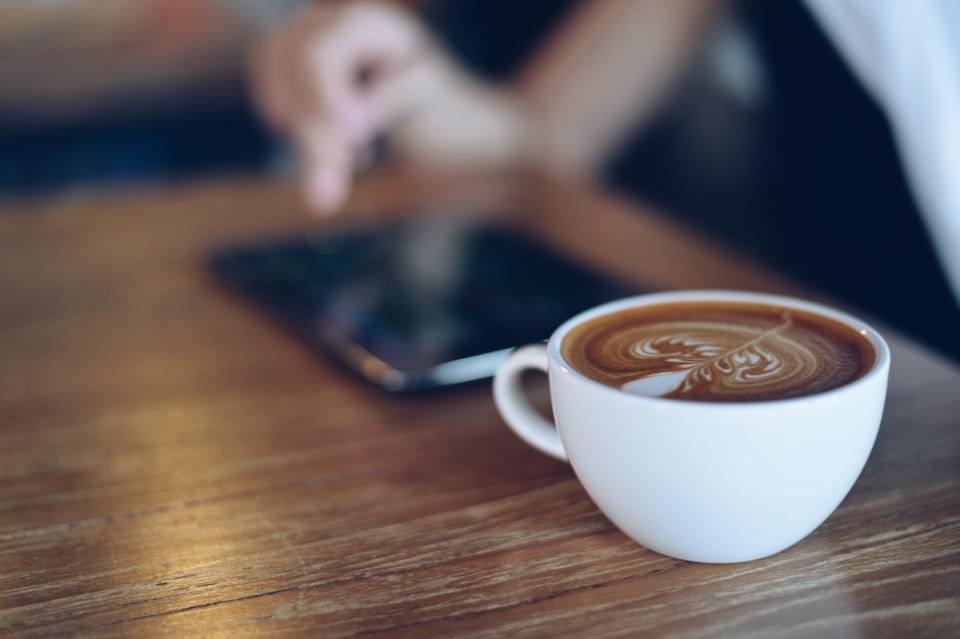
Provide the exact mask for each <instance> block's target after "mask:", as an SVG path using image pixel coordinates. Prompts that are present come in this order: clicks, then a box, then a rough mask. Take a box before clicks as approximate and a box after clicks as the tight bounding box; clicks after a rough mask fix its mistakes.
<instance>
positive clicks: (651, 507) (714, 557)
mask: <svg viewBox="0 0 960 639" xmlns="http://www.w3.org/2000/svg"><path fill="white" fill-rule="evenodd" d="M674 302H733V303H749V304H769V305H773V306H778V307H784V308H789V309H795V310H800V311H805V312H807V313H813V314H815V315H821V316H824V317H827V318H830V319H833V320H836V321H839V322H840V323H842V324H845V325H847V326H849V327H851V328H853V329H854V330H856V331H858V332H860V333H861V334H862V335H864V336H865V337H866V338H867V339H868V340H869V342H870V344H871V345H872V347H873V349H874V351H875V358H874V363H873V366H872V368H871V369H870V370H869V371H867V372H866V373H865V374H864V375H863V376H862V377H860V378H858V379H856V380H854V381H852V382H850V383H848V384H846V385H843V386H839V387H837V388H834V389H831V390H828V391H825V392H822V393H817V394H811V395H805V396H802V397H796V398H790V399H779V400H771V401H746V402H699V401H686V400H676V399H664V398H661V397H646V396H640V395H632V394H629V393H627V392H624V391H622V390H619V389H616V388H612V387H609V386H605V385H603V384H601V383H599V382H596V381H594V380H592V379H590V378H588V377H586V376H584V375H582V374H581V373H579V372H577V371H575V370H574V369H573V368H571V367H570V366H569V365H568V364H567V363H566V362H565V361H564V359H563V357H562V355H561V350H560V344H561V342H562V340H563V338H564V336H565V335H566V334H567V333H568V332H569V331H570V330H571V329H572V328H573V327H574V326H578V325H580V324H582V323H584V322H586V321H589V320H590V319H593V318H595V317H598V316H601V315H606V314H609V313H615V312H618V311H621V310H624V309H628V308H636V307H642V306H650V305H657V304H666V303H674ZM530 368H534V369H540V370H544V371H546V372H547V373H548V375H549V379H550V395H551V402H552V404H553V413H554V418H555V420H556V428H554V427H553V424H551V423H549V422H548V421H547V420H546V419H544V418H543V417H541V416H540V415H539V414H538V413H537V412H536V411H535V410H534V409H533V408H532V407H531V406H530V404H529V403H528V402H527V400H526V398H525V397H524V396H523V394H522V389H521V387H520V382H519V375H520V373H521V372H522V371H523V370H527V369H530ZM889 369H890V352H889V349H888V347H887V345H886V343H885V342H884V340H883V338H882V337H880V335H879V334H878V333H877V332H876V331H875V330H873V329H872V328H870V327H869V326H868V325H866V324H865V323H864V322H862V321H860V320H858V319H856V318H854V317H852V316H850V315H847V314H845V313H842V312H840V311H836V310H834V309H831V308H829V307H826V306H822V305H819V304H814V303H811V302H805V301H802V300H797V299H793V298H787V297H781V296H774V295H764V294H757V293H742V292H734V291H688V292H677V293H660V294H653V295H643V296H638V297H633V298H628V299H624V300H620V301H617V302H611V303H609V304H605V305H603V306H599V307H597V308H595V309H592V310H589V311H586V312H584V313H581V314H580V315H577V316H576V317H574V318H572V319H571V320H569V321H567V322H566V323H564V324H563V325H562V326H561V327H560V328H558V329H557V330H556V331H555V332H554V334H553V336H552V337H551V338H550V341H549V343H548V344H547V345H546V346H543V345H539V344H538V345H532V346H527V347H524V348H521V349H519V350H517V351H515V352H514V353H513V354H512V355H511V356H510V358H508V359H507V361H506V362H504V364H503V365H502V366H501V368H500V370H499V371H498V372H497V376H496V378H495V380H494V396H495V399H496V402H497V407H498V409H499V410H500V413H501V415H502V416H503V418H504V420H505V421H506V422H507V424H508V425H509V426H510V427H511V428H512V429H513V430H514V432H515V433H516V434H517V435H518V436H519V437H521V439H523V440H524V441H526V442H527V443H529V444H531V445H532V446H534V447H535V448H537V449H538V450H540V451H542V452H544V453H546V454H548V455H551V456H553V457H556V458H558V459H562V460H569V462H570V464H571V465H572V466H573V469H574V471H575V472H576V474H577V476H578V478H579V479H580V481H581V482H582V484H583V486H584V488H585V489H586V490H587V492H588V493H589V494H590V496H591V498H593V500H594V501H595V502H596V504H597V505H598V506H599V507H600V509H601V510H602V511H603V512H604V513H605V514H606V515H607V517H609V518H610V520H611V521H613V523H614V524H616V525H617V526H618V527H619V528H620V529H621V530H623V532H624V533H626V534H627V535H628V536H630V537H631V538H633V539H634V540H636V541H637V542H639V543H641V544H643V545H644V546H646V547H647V548H650V549H651V550H654V551H657V552H659V553H662V554H665V555H670V556H672V557H677V558H679V559H686V560H690V561H699V562H737V561H746V560H750V559H758V558H760V557H765V556H768V555H772V554H774V553H776V552H779V551H781V550H783V549H785V548H787V547H789V546H791V545H793V544H794V543H796V542H798V541H800V540H801V539H803V538H804V537H805V536H806V535H808V534H809V533H810V532H812V531H813V530H814V529H815V528H816V527H817V526H819V525H820V524H821V523H822V522H823V521H824V520H825V519H826V518H827V517H828V516H829V515H830V513H832V512H833V511H834V509H836V507H837V506H838V505H839V504H840V502H841V501H842V500H843V498H844V496H846V494H847V493H848V492H849V490H850V488H851V487H852V486H853V484H854V482H855V481H856V479H857V477H858V476H859V474H860V472H861V471H862V469H863V466H864V464H865V463H866V460H867V457H868V456H869V454H870V451H871V449H872V447H873V443H874V440H875V439H876V434H877V429H878V427H879V425H880V419H881V416H882V414H883V405H884V400H885V397H886V388H887V377H888V374H889Z"/></svg>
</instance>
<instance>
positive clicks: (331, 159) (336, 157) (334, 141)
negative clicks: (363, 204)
mask: <svg viewBox="0 0 960 639" xmlns="http://www.w3.org/2000/svg"><path fill="white" fill-rule="evenodd" d="M296 138H297V141H298V145H299V147H300V156H301V158H302V160H303V172H304V175H303V189H304V196H305V198H306V201H307V205H308V206H309V207H310V208H311V210H313V211H315V212H317V213H321V214H330V213H334V212H336V210H337V209H339V208H340V207H341V206H343V203H344V201H345V200H346V198H347V193H348V191H349V184H350V179H351V178H352V172H353V149H352V148H351V144H350V142H349V141H348V140H347V139H346V138H345V137H344V136H343V135H342V134H340V133H338V132H337V131H335V130H333V129H330V128H326V127H320V126H316V125H314V126H302V127H299V128H298V132H297V135H296Z"/></svg>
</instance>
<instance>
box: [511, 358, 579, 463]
mask: <svg viewBox="0 0 960 639" xmlns="http://www.w3.org/2000/svg"><path fill="white" fill-rule="evenodd" d="M531 369H532V370H540V371H543V372H544V373H546V372H547V347H546V346H544V345H543V344H531V345H530V346H524V347H522V348H519V349H517V350H515V351H514V352H513V353H511V354H510V356H509V357H507V359H506V360H505V361H504V362H503V363H502V364H501V365H500V368H499V369H497V374H496V376H495V377H494V378H493V399H494V401H495V402H496V404H497V410H499V411H500V416H501V417H503V420H504V421H505V422H507V425H508V426H509V427H510V429H511V430H512V431H513V432H514V433H516V435H517V436H518V437H519V438H520V439H522V440H523V441H525V442H527V443H528V444H530V445H531V446H533V447H534V448H536V449H537V450H539V451H540V452H541V453H544V454H547V455H550V456H551V457H553V458H555V459H559V460H560V461H567V452H566V451H565V450H564V448H563V442H562V441H561V440H560V433H558V432H557V429H556V427H554V425H553V424H551V423H550V422H549V421H548V420H546V419H544V418H543V417H542V416H541V415H540V413H538V412H537V411H536V409H535V408H534V407H533V406H532V405H531V404H530V401H529V400H528V399H527V397H526V395H524V393H523V387H522V386H521V384H520V375H521V373H523V371H525V370H531Z"/></svg>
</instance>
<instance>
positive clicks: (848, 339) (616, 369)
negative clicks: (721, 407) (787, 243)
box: [560, 302, 876, 402]
mask: <svg viewBox="0 0 960 639" xmlns="http://www.w3.org/2000/svg"><path fill="white" fill-rule="evenodd" d="M560 352H561V354H562V355H563V359H564V360H565V361H566V362H567V363H568V364H570V366H572V367H573V368H574V369H575V370H576V371H577V372H579V373H581V374H582V375H584V376H586V377H589V378H590V379H593V380H596V381H598V382H600V383H601V384H606V385H608V386H612V387H613V388H620V389H622V390H624V391H626V392H628V393H635V394H638V395H652V396H659V397H668V398H670V399H678V400H687V401H705V402H757V401H768V400H774V399H788V398H791V397H802V396H804V395H813V394H815V393H821V392H823V391H827V390H831V389H834V388H837V387H839V386H843V385H844V384H849V383H850V382H853V381H856V380H857V379H860V378H861V377H863V376H864V375H865V374H866V373H867V371H869V370H870V369H871V368H872V367H873V364H874V362H875V360H876V354H875V353H874V351H873V346H871V345H870V340H868V339H867V338H866V337H864V336H863V335H862V334H860V333H859V332H857V331H856V330H855V329H853V328H851V327H849V326H847V325H845V324H842V323H840V322H838V321H836V320H833V319H830V318H828V317H824V316H822V315H816V314H814V313H809V312H806V311H801V310H797V309H791V308H786V307H782V306H771V305H765V304H745V303H734V302H674V303H670V304H658V305H655V306H643V307H639V308H628V309H624V310H621V311H617V312H615V313H610V314H608V315H601V316H599V317H595V318H593V319H591V320H590V321H588V322H584V323H583V324H580V325H578V326H576V327H574V328H573V329H572V330H571V331H570V332H569V333H568V334H567V335H566V336H565V337H564V338H563V342H562V343H561V345H560Z"/></svg>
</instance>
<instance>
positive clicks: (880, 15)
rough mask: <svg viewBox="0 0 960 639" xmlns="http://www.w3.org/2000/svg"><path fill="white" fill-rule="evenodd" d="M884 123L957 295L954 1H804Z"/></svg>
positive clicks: (959, 9) (959, 227) (959, 237)
mask: <svg viewBox="0 0 960 639" xmlns="http://www.w3.org/2000/svg"><path fill="white" fill-rule="evenodd" d="M806 4H807V6H808V7H809V8H810V11H811V12H812V13H813V15H814V16H816V18H817V20H818V21H819V23H820V25H821V27H822V28H823V29H824V31H825V32H826V33H827V34H828V36H829V37H830V38H831V40H832V41H833V43H834V45H835V46H836V47H837V49H838V50H839V51H840V53H841V54H842V55H843V57H844V59H845V60H846V61H847V63H848V64H849V65H850V67H851V69H852V70H853V72H854V73H855V74H856V75H857V76H858V77H859V79H860V81H861V82H862V83H863V84H864V86H865V87H866V88H867V90H868V91H869V92H870V93H871V94H872V95H873V97H874V98H875V99H876V100H877V102H878V103H879V104H880V106H881V108H882V109H883V111H884V112H885V113H886V116H887V118H888V120H889V122H890V125H891V127H892V130H893V134H894V138H895V139H896V143H897V147H898V149H899V152H900V156H901V158H902V160H903V163H904V166H905V169H906V173H907V179H908V180H909V183H910V186H911V190H912V191H913V194H914V197H915V198H916V200H917V202H918V204H919V206H920V209H921V211H922V213H923V215H924V219H925V221H926V224H927V229H928V231H929V233H930V237H931V238H932V240H933V244H934V246H935V247H936V249H937V252H938V254H939V257H940V261H941V263H942V264H943V268H944V270H945V271H946V273H947V277H948V279H949V280H950V284H951V286H952V287H953V292H954V296H955V297H956V299H957V300H960V1H958V0H806Z"/></svg>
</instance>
